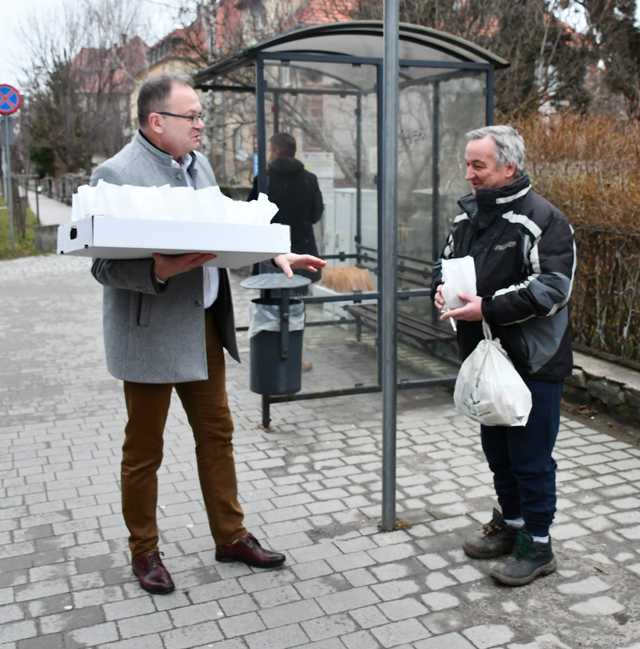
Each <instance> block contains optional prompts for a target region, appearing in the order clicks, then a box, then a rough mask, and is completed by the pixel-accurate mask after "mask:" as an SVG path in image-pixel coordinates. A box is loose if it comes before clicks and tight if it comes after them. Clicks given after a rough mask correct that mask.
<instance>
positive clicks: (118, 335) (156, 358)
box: [91, 132, 240, 383]
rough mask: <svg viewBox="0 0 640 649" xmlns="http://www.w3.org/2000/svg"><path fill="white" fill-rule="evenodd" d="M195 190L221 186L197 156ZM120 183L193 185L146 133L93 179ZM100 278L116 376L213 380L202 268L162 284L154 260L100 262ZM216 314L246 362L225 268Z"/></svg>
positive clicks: (110, 364)
mask: <svg viewBox="0 0 640 649" xmlns="http://www.w3.org/2000/svg"><path fill="white" fill-rule="evenodd" d="M189 171H190V174H191V177H192V179H193V186H194V187H195V188H196V189H199V188H201V187H209V186H211V185H215V184H216V179H215V176H214V174H213V170H212V169H211V166H210V165H209V162H208V161H207V159H206V158H205V157H204V156H203V155H201V154H200V153H197V152H196V153H195V159H194V161H193V163H192V165H191V167H190V169H189ZM101 178H102V179H103V180H104V181H105V182H108V183H112V184H115V185H138V186H142V187H149V186H160V185H171V186H172V187H184V186H186V185H187V180H186V178H185V177H184V173H183V172H182V170H181V169H179V168H177V167H175V166H174V165H173V164H172V158H171V156H170V155H169V154H168V153H164V152H163V151H161V150H160V149H157V148H156V147H154V146H153V145H152V144H151V143H150V142H148V141H147V140H146V139H145V138H144V137H143V136H142V135H141V134H140V133H139V132H138V133H136V135H135V136H134V137H133V139H132V140H131V142H129V144H127V145H126V146H125V147H124V148H123V149H122V150H121V151H119V152H118V153H117V154H116V155H115V156H113V157H112V158H109V160H106V161H105V162H103V163H102V164H101V165H100V166H99V167H98V168H97V169H96V170H95V172H94V173H93V175H92V177H91V184H92V185H95V184H97V183H98V180H100V179H101ZM91 272H92V274H93V276H94V277H95V278H96V279H97V280H98V282H100V284H102V285H103V287H104V295H103V325H104V343H105V351H106V358H107V368H108V370H109V372H110V373H111V374H112V375H113V376H115V377H116V378H118V379H122V380H125V381H133V382H136V383H181V382H184V381H198V380H203V379H206V378H208V375H207V356H206V348H205V312H204V305H203V273H202V268H194V269H193V270H191V271H188V272H186V273H182V274H180V275H175V276H174V277H172V278H170V279H169V281H168V282H167V284H166V285H159V284H158V283H157V282H156V281H155V277H154V274H153V260H152V259H126V260H121V259H94V260H93V265H92V267H91ZM212 309H213V313H214V316H215V319H216V323H217V325H218V331H219V332H220V336H221V338H222V344H223V346H224V347H225V348H226V349H227V351H228V352H229V353H230V354H231V356H232V357H233V358H235V359H236V360H240V359H239V355H238V348H237V344H236V336H235V324H234V318H233V305H232V301H231V290H230V287H229V278H228V275H227V272H226V270H225V269H222V268H221V269H220V288H219V292H218V297H217V299H216V301H215V302H214V304H213V307H212Z"/></svg>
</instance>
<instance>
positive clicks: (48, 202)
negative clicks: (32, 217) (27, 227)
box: [27, 191, 71, 225]
mask: <svg viewBox="0 0 640 649" xmlns="http://www.w3.org/2000/svg"><path fill="white" fill-rule="evenodd" d="M27 195H28V199H29V207H30V208H31V211H32V212H33V213H34V214H36V213H39V215H40V225H60V224H61V223H69V221H70V220H71V206H70V205H66V204H65V203H61V202H60V201H57V200H55V199H53V198H49V197H48V196H46V195H45V194H38V197H37V202H36V193H35V192H34V191H29V192H27ZM37 210H38V212H37Z"/></svg>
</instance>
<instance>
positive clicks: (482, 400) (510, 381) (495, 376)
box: [453, 321, 531, 426]
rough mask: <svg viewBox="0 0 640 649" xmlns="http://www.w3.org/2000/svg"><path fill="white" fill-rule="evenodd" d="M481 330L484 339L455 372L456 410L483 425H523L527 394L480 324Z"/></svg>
mask: <svg viewBox="0 0 640 649" xmlns="http://www.w3.org/2000/svg"><path fill="white" fill-rule="evenodd" d="M482 329H483V331H484V335H485V339H484V340H481V341H480V342H479V343H478V346H477V347H476V348H475V349H474V350H473V351H472V352H471V354H469V356H468V357H467V359H466V360H465V361H464V363H462V366H461V367H460V371H459V372H458V378H457V379H456V387H455V390H454V393H453V401H454V403H455V406H456V410H458V412H460V413H462V414H463V415H467V416H469V417H471V418H472V419H475V420H476V421H478V422H480V423H481V424H483V425H484V426H524V425H526V423H527V420H528V419H529V413H530V412H531V392H530V391H529V388H528V387H527V385H526V383H525V382H524V381H523V380H522V378H521V376H520V375H519V374H518V372H516V369H515V367H514V366H513V363H512V362H511V360H510V359H509V357H508V356H507V353H506V352H505V351H504V349H503V348H502V345H501V344H500V341H499V340H498V339H497V338H495V339H492V338H491V329H490V328H489V326H488V325H487V323H486V322H484V321H483V322H482Z"/></svg>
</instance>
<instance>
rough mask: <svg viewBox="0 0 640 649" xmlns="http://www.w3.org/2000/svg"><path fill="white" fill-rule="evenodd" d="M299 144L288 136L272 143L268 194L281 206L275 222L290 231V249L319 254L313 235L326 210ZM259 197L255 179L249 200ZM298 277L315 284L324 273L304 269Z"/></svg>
mask: <svg viewBox="0 0 640 649" xmlns="http://www.w3.org/2000/svg"><path fill="white" fill-rule="evenodd" d="M296 149H297V146H296V141H295V139H294V137H293V136H292V135H289V134H288V133H276V134H275V135H273V136H272V137H271V139H270V140H269V165H268V167H267V195H268V196H269V200H270V201H272V202H273V203H275V204H276V205H277V206H278V213H277V214H276V215H275V216H274V217H273V219H272V221H271V222H272V223H282V224H283V225H288V226H289V227H290V228H291V250H292V252H297V253H301V254H309V255H314V256H317V255H318V246H317V244H316V238H315V235H314V232H313V225H314V223H317V222H318V221H319V220H320V219H321V217H322V213H323V211H324V204H323V202H322V193H321V192H320V187H319V186H318V178H317V176H316V175H315V174H313V173H311V172H310V171H307V170H306V169H305V168H304V165H303V164H302V162H300V160H298V159H297V158H296ZM257 197H258V179H257V178H254V180H253V187H252V188H251V193H250V194H249V200H252V199H255V198H257ZM296 274H299V275H304V276H305V277H308V278H309V279H310V280H311V281H312V282H316V281H318V280H319V279H320V275H321V270H320V269H318V270H313V271H310V270H306V269H301V270H298V271H296Z"/></svg>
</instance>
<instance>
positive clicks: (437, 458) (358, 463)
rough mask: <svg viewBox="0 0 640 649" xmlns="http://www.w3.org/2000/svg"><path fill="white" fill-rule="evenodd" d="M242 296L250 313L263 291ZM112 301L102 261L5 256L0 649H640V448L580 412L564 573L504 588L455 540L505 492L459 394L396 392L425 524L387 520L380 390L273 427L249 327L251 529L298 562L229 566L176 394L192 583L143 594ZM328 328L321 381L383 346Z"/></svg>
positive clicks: (562, 506)
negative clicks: (257, 378)
mask: <svg viewBox="0 0 640 649" xmlns="http://www.w3.org/2000/svg"><path fill="white" fill-rule="evenodd" d="M234 296H235V297H236V312H237V320H238V322H239V324H241V323H243V322H245V321H246V317H247V316H246V314H247V303H248V300H249V299H250V298H251V297H253V296H252V295H251V293H250V292H247V291H243V290H242V289H240V288H237V287H235V288H234ZM100 299H101V293H100V288H99V286H98V285H97V284H96V283H95V282H94V280H93V279H92V278H91V276H90V273H89V261H88V260H86V259H82V258H69V257H66V258H65V257H60V258H59V257H56V256H43V257H34V258H26V259H19V260H15V261H2V262H0V300H1V303H0V336H1V337H2V351H1V356H0V412H1V413H2V417H0V450H1V452H2V455H1V458H0V622H1V626H0V649H71V648H72V647H73V648H76V647H96V646H99V647H103V648H105V649H107V648H108V649H191V648H196V647H209V648H215V649H287V648H289V647H309V648H313V649H379V648H382V647H396V648H397V649H567V648H568V649H614V648H615V649H640V595H639V594H638V593H639V592H640V507H639V505H640V449H638V448H636V447H634V446H632V445H630V444H627V443H625V442H621V441H617V440H616V439H614V438H613V437H611V436H609V435H607V434H603V433H600V432H598V431H596V430H593V429H590V428H588V427H585V426H584V425H582V424H581V423H579V422H578V421H574V420H572V419H570V418H568V417H563V420H562V428H561V432H560V437H559V441H558V444H557V448H556V454H555V455H556V459H557V461H558V465H559V474H558V479H559V503H558V510H559V513H558V515H557V518H556V524H555V525H554V527H553V529H552V534H553V539H554V544H555V545H554V550H555V552H556V555H557V557H558V564H559V570H558V572H557V573H555V574H553V575H551V576H549V577H546V578H544V579H539V580H537V581H536V582H534V583H533V584H532V585H530V586H528V587H525V588H521V589H508V588H500V587H497V586H496V585H495V584H494V583H493V582H492V581H491V579H490V578H489V577H488V571H489V568H490V565H491V564H490V563H487V562H481V561H473V560H470V559H468V558H466V557H465V555H464V554H463V553H462V551H461V549H460V539H461V538H462V536H463V534H464V533H466V532H467V531H469V529H471V528H472V527H473V526H475V525H477V522H478V521H484V520H485V519H487V517H488V516H489V514H490V510H491V507H492V505H493V499H492V493H493V490H492V487H491V480H490V476H489V472H488V470H487V467H486V464H485V461H484V458H483V454H482V451H481V448H480V445H479V436H478V432H477V430H476V426H475V425H474V424H473V423H472V422H470V421H469V420H467V419H465V418H463V417H460V416H459V415H457V414H456V413H455V412H454V410H453V407H452V405H451V395H450V393H449V392H447V391H446V390H444V389H433V390H431V391H406V392H401V393H399V401H398V451H397V455H398V468H397V481H398V491H397V498H398V500H397V509H398V517H399V518H401V519H403V520H404V521H406V522H408V523H409V524H410V527H408V528H407V529H402V530H399V531H396V532H393V533H388V534H382V533H379V532H378V531H377V523H378V520H379V517H380V510H381V506H380V498H381V484H380V470H381V454H380V449H381V398H380V395H375V394H374V395H361V396H357V397H349V398H336V399H331V400H310V401H301V402H294V403H290V404H278V405H274V406H273V407H272V417H273V432H270V433H267V432H264V431H262V430H261V429H260V428H259V422H260V398H259V397H258V395H255V394H252V393H251V392H250V391H249V390H248V362H247V361H248V358H247V348H248V342H247V339H246V337H244V336H242V337H241V339H240V347H241V349H242V355H243V361H244V362H243V364H242V365H237V364H235V363H233V362H232V361H229V363H228V389H229V398H230V402H231V408H232V412H233V413H234V418H235V423H236V433H235V440H236V441H235V448H236V459H237V468H238V475H239V481H240V491H241V496H242V501H243V505H244V508H245V511H246V513H247V526H248V527H249V529H251V531H253V532H254V533H255V534H256V536H257V537H258V538H260V539H261V540H264V541H265V544H266V545H268V546H270V547H274V548H277V549H280V550H283V551H285V552H286V553H287V556H288V560H287V563H286V564H285V566H284V567H283V568H282V569H279V570H275V571H267V572H265V571H258V570H253V569H250V568H246V567H243V566H237V565H233V564H218V563H216V561H215V559H214V556H213V545H212V541H211V538H210V536H209V532H208V527H207V525H206V520H205V516H204V511H203V506H202V503H201V497H200V493H199V487H198V484H197V477H196V470H195V466H194V453H193V441H192V436H191V433H190V430H189V427H188V425H187V422H186V418H185V415H184V413H183V411H182V410H181V408H180V404H179V402H178V401H177V400H176V402H175V403H174V404H173V406H172V411H171V413H170V416H169V421H168V424H167V434H166V438H165V439H166V443H165V461H164V464H163V467H162V469H161V476H160V486H161V489H160V499H159V505H160V508H159V523H160V528H161V530H162V537H161V549H162V550H163V551H164V553H165V560H166V564H167V566H168V568H169V569H170V571H171V572H172V574H173V577H174V580H175V582H176V586H177V590H176V592H175V593H174V594H172V595H169V596H151V595H148V594H146V593H144V592H143V591H142V590H140V589H139V587H138V585H137V583H136V582H135V580H134V578H133V576H132V574H131V571H130V567H129V562H128V554H127V547H126V529H125V528H124V526H123V524H122V520H121V516H120V494H119V487H118V475H119V459H120V447H121V443H122V427H123V423H124V405H123V400H122V394H121V386H120V385H119V383H118V382H117V381H115V380H114V379H113V378H111V377H110V376H109V375H108V374H107V372H106V369H105V366H104V357H103V350H102V335H101V309H100ZM325 329H326V328H322V327H321V328H316V329H315V330H314V331H313V333H312V334H311V335H310V336H309V337H308V340H307V341H306V343H305V344H306V345H307V347H308V353H309V356H310V358H311V360H312V361H313V363H314V369H313V370H312V371H311V372H309V373H306V374H304V375H303V381H304V382H305V383H306V385H305V386H303V387H304V388H305V389H314V390H315V389H322V388H323V387H325V386H327V385H334V386H337V385H344V384H347V385H348V384H350V383H351V382H352V381H353V377H354V376H358V375H359V372H360V371H362V372H369V371H373V370H372V368H373V365H372V360H373V359H372V357H371V356H372V355H371V347H370V346H369V345H366V344H364V345H359V344H358V343H356V342H355V340H353V338H352V336H353V332H345V331H344V330H342V329H340V330H332V329H329V330H325ZM309 331H310V332H311V331H312V330H309ZM356 363H357V364H358V367H357V368H355V366H354V364H356ZM404 371H405V370H404V369H401V372H400V374H402V373H403V372H404ZM407 371H408V370H407ZM411 371H413V369H412V370H411ZM365 380H367V379H365Z"/></svg>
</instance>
